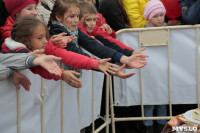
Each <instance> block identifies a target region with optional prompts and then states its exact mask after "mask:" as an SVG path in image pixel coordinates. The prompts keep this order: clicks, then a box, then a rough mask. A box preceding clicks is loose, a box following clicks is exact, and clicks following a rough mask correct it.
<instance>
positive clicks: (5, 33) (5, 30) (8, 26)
mask: <svg viewBox="0 0 200 133" xmlns="http://www.w3.org/2000/svg"><path fill="white" fill-rule="evenodd" d="M14 23H15V21H14V19H13V18H12V17H11V16H9V17H8V18H7V19H6V22H5V24H4V26H1V27H0V34H1V41H2V42H4V41H5V39H6V38H8V37H11V30H12V27H13V24H14Z"/></svg>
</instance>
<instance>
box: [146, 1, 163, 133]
mask: <svg viewBox="0 0 200 133" xmlns="http://www.w3.org/2000/svg"><path fill="white" fill-rule="evenodd" d="M165 13H166V9H165V7H164V5H163V3H162V2H161V1H160V0H150V1H149V2H147V4H146V6H145V9H144V17H145V19H146V20H147V21H149V22H148V23H146V24H145V26H144V27H160V26H167V24H166V23H165V22H164V20H165ZM154 108H155V109H156V113H157V116H166V115H167V105H144V116H147V117H151V116H153V112H154ZM166 122H167V120H157V123H158V125H157V127H156V130H157V131H158V132H159V133H160V132H161V131H162V129H163V128H164V126H165V124H166ZM143 123H144V125H145V130H146V131H145V132H146V133H147V132H148V133H154V132H156V131H155V130H154V128H153V120H145V121H143Z"/></svg>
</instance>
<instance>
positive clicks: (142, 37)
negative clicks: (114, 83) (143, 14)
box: [111, 25, 200, 133]
mask: <svg viewBox="0 0 200 133" xmlns="http://www.w3.org/2000/svg"><path fill="white" fill-rule="evenodd" d="M199 27H200V25H193V26H189V25H185V26H167V27H151V28H135V29H123V30H119V31H118V32H117V35H119V34H120V33H123V32H132V31H138V32H139V48H141V47H153V46H160V45H167V46H168V78H169V79H168V81H169V116H166V117H144V105H143V91H142V90H143V87H142V69H140V88H141V90H140V92H141V103H142V104H141V111H142V116H141V117H126V118H116V117H112V124H113V125H114V123H115V122H120V121H134V120H162V119H171V118H172V117H173V116H172V101H171V78H170V77H171V74H170V58H169V57H170V44H169V42H170V41H169V37H170V30H172V29H186V28H196V57H197V58H196V62H197V66H196V68H197V70H196V71H197V75H196V78H197V94H199ZM154 35H159V38H158V39H157V40H152V36H154ZM197 104H198V107H199V95H198V96H197ZM111 106H114V105H111ZM111 113H112V114H111V115H112V116H114V112H111ZM113 128H114V126H113ZM113 133H115V131H114V130H113Z"/></svg>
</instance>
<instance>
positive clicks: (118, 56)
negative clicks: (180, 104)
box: [0, 0, 200, 133]
mask: <svg viewBox="0 0 200 133" xmlns="http://www.w3.org/2000/svg"><path fill="white" fill-rule="evenodd" d="M39 2H40V1H39V0H1V1H0V11H1V13H0V43H1V51H0V55H1V56H0V73H1V74H0V80H4V79H6V78H11V79H12V80H11V81H12V82H13V84H14V85H15V86H16V88H17V89H19V88H20V85H21V86H22V87H23V88H24V89H25V90H27V91H29V90H30V85H31V81H30V80H29V79H28V77H26V76H25V75H23V74H21V73H20V71H19V69H30V70H31V71H32V72H33V73H34V74H39V75H40V76H41V77H43V78H45V79H49V80H50V79H53V80H56V81H57V80H64V81H65V82H66V83H68V84H69V85H71V86H72V87H74V88H81V87H82V84H83V83H82V82H81V80H80V77H81V75H82V70H81V69H86V70H91V69H92V70H95V71H99V72H103V73H105V74H106V75H107V76H109V75H114V76H118V77H120V78H129V77H131V76H134V74H135V72H133V73H123V69H124V68H126V69H133V68H136V69H139V68H143V67H145V65H146V64H147V61H146V58H147V57H148V55H146V54H144V53H143V51H145V49H146V48H145V47H144V48H141V49H138V50H133V49H132V48H131V47H128V46H126V45H125V44H124V43H122V42H121V41H119V40H117V39H116V31H118V30H120V29H124V28H143V27H160V26H173V25H183V24H200V18H199V17H196V16H199V15H200V0H140V1H138V0H96V1H95V0H55V1H49V2H50V3H51V4H47V5H46V6H44V8H45V10H49V13H50V14H49V19H48V22H43V21H41V20H39V19H38V18H37V16H38V14H40V15H41V14H42V12H38V11H37V6H38V4H39ZM41 2H42V3H43V2H46V1H45V0H41ZM43 4H44V3H43ZM49 5H53V6H52V7H49ZM40 6H41V4H40ZM83 49H85V50H87V51H88V52H90V53H91V54H93V55H95V56H97V57H99V58H100V59H95V58H93V57H91V56H90V55H89V54H87V53H85V52H84V51H83ZM57 61H60V62H62V63H64V69H61V68H60V67H59V66H58V65H57V63H56V62H57ZM154 108H155V109H156V110H157V115H158V116H166V115H167V105H157V106H154V105H145V106H144V115H145V116H147V117H148V116H153V114H154V113H153V110H154ZM123 112H124V111H121V112H120V113H123ZM116 113H118V112H116ZM157 122H158V125H157V126H158V128H157V129H156V131H155V129H154V127H153V121H151V120H147V121H146V120H145V121H143V126H144V128H143V129H141V130H140V131H139V132H144V133H155V132H160V131H161V130H162V129H163V127H164V125H165V124H166V122H167V121H166V120H159V121H157ZM117 132H119V133H120V132H123V131H118V130H117Z"/></svg>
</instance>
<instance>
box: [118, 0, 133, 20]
mask: <svg viewBox="0 0 200 133" xmlns="http://www.w3.org/2000/svg"><path fill="white" fill-rule="evenodd" d="M116 1H117V3H118V5H119V7H120V9H121V11H122V15H123V18H124V21H125V23H126V24H129V21H130V20H129V18H128V16H127V14H126V10H125V9H124V6H123V3H122V0H116Z"/></svg>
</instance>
